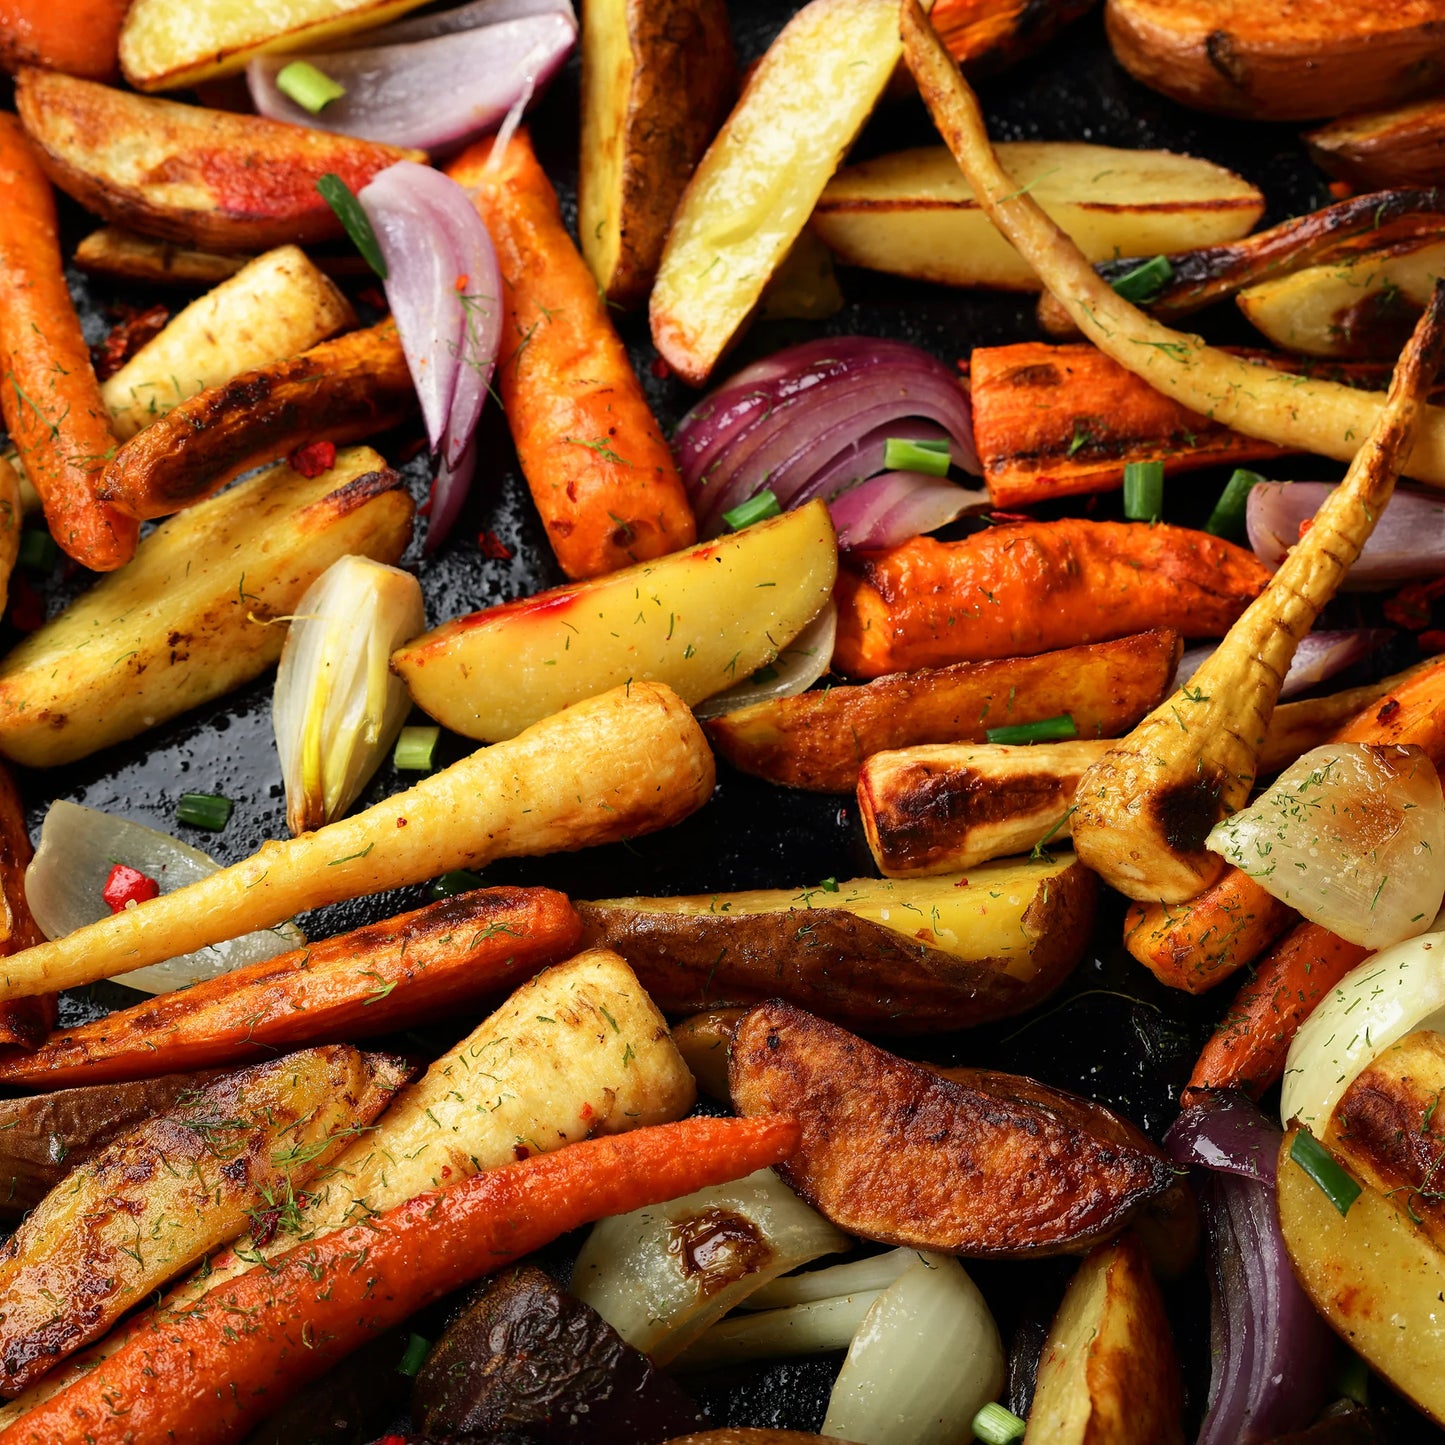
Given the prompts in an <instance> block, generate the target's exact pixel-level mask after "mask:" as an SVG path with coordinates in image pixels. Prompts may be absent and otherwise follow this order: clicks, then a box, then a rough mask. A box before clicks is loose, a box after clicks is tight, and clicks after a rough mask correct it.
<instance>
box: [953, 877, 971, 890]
mask: <svg viewBox="0 0 1445 1445" xmlns="http://www.w3.org/2000/svg"><path fill="white" fill-rule="evenodd" d="M953 886H954V887H955V888H967V887H968V879H967V878H960V879H959V880H958V882H957V883H955V884H954V885H953Z"/></svg>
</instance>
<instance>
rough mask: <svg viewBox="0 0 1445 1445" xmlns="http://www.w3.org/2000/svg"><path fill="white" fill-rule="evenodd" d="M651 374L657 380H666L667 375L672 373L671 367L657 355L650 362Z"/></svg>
mask: <svg viewBox="0 0 1445 1445" xmlns="http://www.w3.org/2000/svg"><path fill="white" fill-rule="evenodd" d="M652 374H653V375H654V376H655V377H656V378H657V379H658V380H659V381H666V380H667V379H668V377H670V376H671V375H672V368H671V367H670V366H669V365H668V364H667V362H666V361H664V360H663V358H662V357H660V356H659V357H658V358H657V360H656V361H654V362H653V363H652Z"/></svg>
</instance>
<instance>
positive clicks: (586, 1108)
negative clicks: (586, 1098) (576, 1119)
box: [582, 1104, 595, 1119]
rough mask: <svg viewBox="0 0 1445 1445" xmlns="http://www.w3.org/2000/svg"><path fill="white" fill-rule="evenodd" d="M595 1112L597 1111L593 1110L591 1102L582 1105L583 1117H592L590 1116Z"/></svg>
mask: <svg viewBox="0 0 1445 1445" xmlns="http://www.w3.org/2000/svg"><path fill="white" fill-rule="evenodd" d="M594 1112H595V1111H594V1110H593V1108H592V1105H591V1104H583V1106H582V1117H583V1119H590V1118H591V1117H592V1115H593V1113H594Z"/></svg>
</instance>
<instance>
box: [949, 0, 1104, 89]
mask: <svg viewBox="0 0 1445 1445" xmlns="http://www.w3.org/2000/svg"><path fill="white" fill-rule="evenodd" d="M1093 4H1094V0H1054V3H1053V4H1051V5H1048V6H1046V7H1045V8H1043V9H1042V10H1041V9H1039V8H1038V7H1037V6H1035V5H1031V4H1030V3H1029V0H938V3H937V4H935V5H934V7H933V23H934V25H935V26H936V27H937V29H938V33H939V35H940V37H941V38H942V40H943V43H944V44H945V45H946V46H947V47H948V53H949V54H950V55H951V56H953V58H954V59H955V60H957V61H958V62H959V63H960V64H961V65H962V66H963V67H964V68H965V69H966V70H967V71H968V72H969V74H970V75H976V74H989V75H992V74H993V73H994V72H995V71H997V70H1003V69H1006V68H1007V67H1008V66H1010V65H1013V64H1015V63H1016V62H1017V61H1019V60H1022V59H1023V58H1024V57H1025V56H1028V55H1031V54H1033V52H1034V51H1035V50H1037V49H1038V48H1039V47H1040V46H1041V45H1046V44H1047V43H1048V42H1049V41H1050V40H1052V39H1053V38H1054V36H1055V35H1056V34H1057V33H1058V32H1059V31H1060V30H1061V29H1063V27H1064V26H1065V25H1067V24H1068V23H1069V22H1070V21H1072V20H1075V19H1077V18H1078V17H1079V16H1080V15H1082V14H1083V13H1084V12H1085V11H1087V10H1089V9H1091V8H1092V6H1093Z"/></svg>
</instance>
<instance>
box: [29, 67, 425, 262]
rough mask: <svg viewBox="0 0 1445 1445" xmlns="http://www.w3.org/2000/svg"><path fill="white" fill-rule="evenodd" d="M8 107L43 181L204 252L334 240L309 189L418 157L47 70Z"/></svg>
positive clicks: (110, 216)
mask: <svg viewBox="0 0 1445 1445" xmlns="http://www.w3.org/2000/svg"><path fill="white" fill-rule="evenodd" d="M15 107H16V109H17V110H18V111H19V112H20V119H21V120H22V121H23V122H24V125H25V130H26V133H27V134H28V135H29V136H30V139H31V140H32V141H34V142H35V145H36V147H37V150H38V153H39V156H40V163H41V164H42V165H43V166H44V167H45V171H46V174H47V175H48V176H49V177H50V179H51V180H52V181H54V182H55V184H56V185H57V186H59V187H60V189H61V190H62V191H64V192H65V193H66V194H67V195H69V196H73V197H74V198H75V199H76V200H77V201H79V202H80V204H81V205H82V206H84V207H86V209H87V210H91V211H94V212H95V213H96V215H98V216H100V217H101V218H102V219H104V220H106V221H109V222H111V223H112V224H113V225H117V226H122V227H126V228H128V229H131V230H135V231H141V232H143V233H144V234H146V235H148V236H158V237H160V239H161V240H164V241H178V242H180V243H181V244H182V245H186V246H194V247H197V248H199V249H201V250H203V251H265V250H268V249H269V248H270V247H272V246H284V245H285V244H286V243H287V242H292V241H294V242H297V243H299V244H305V243H307V242H311V241H323V240H326V239H328V238H329V237H333V236H340V235H341V233H342V232H341V223H340V222H339V221H338V220H337V219H336V216H335V213H334V212H333V211H332V209H331V207H330V206H328V205H327V204H326V202H325V201H324V200H323V199H322V198H321V193H320V192H319V191H318V190H317V189H316V182H317V180H318V179H319V178H320V177H321V176H324V175H325V174H326V173H327V172H328V171H334V172H335V173H336V174H337V175H339V176H340V177H341V178H342V180H344V181H345V182H346V183H347V185H349V186H350V187H351V189H352V190H354V191H355V190H359V189H360V188H361V187H362V186H364V185H365V184H366V183H367V181H369V180H370V179H371V178H372V176H374V175H375V174H376V173H377V171H381V170H385V169H386V167H387V166H389V165H392V164H394V163H395V162H396V161H399V160H405V159H411V160H416V159H419V158H421V157H420V156H419V153H418V152H415V151H403V150H397V149H396V148H395V147H393V146H384V145H376V144H374V143H373V142H371V141H362V140H353V139H352V138H351V137H349V136H341V135H330V134H328V133H327V132H325V131H319V130H305V129H303V128H302V127H300V126H295V125H285V124H283V123H282V122H280V121H274V120H265V119H263V118H262V117H261V116H256V115H239V114H236V113H234V112H231V111H221V110H205V109H203V108H202V107H200V106H197V105H177V104H176V103H175V102H174V101H169V100H156V99H154V98H153V97H150V96H143V95H131V94H129V93H128V92H126V91H122V90H115V89H113V88H112V87H110V86H108V85H97V84H96V83H95V82H94V81H91V80H77V79H76V78H75V77H74V76H70V75H60V74H58V73H57V72H55V71H49V70H22V71H21V72H20V74H19V75H18V76H17V77H16V80H15Z"/></svg>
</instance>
